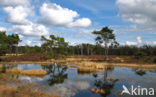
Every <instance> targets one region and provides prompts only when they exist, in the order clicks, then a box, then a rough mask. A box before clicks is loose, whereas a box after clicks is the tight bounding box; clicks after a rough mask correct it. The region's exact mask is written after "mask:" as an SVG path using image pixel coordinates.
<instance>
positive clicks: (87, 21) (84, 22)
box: [68, 18, 92, 27]
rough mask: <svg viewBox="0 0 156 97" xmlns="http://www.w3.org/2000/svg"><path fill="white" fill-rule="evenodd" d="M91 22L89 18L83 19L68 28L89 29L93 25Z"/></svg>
mask: <svg viewBox="0 0 156 97" xmlns="http://www.w3.org/2000/svg"><path fill="white" fill-rule="evenodd" d="M91 23H92V22H91V20H90V19H88V18H81V19H78V20H76V21H75V22H73V23H70V24H69V25H68V27H88V26H90V25H91Z"/></svg>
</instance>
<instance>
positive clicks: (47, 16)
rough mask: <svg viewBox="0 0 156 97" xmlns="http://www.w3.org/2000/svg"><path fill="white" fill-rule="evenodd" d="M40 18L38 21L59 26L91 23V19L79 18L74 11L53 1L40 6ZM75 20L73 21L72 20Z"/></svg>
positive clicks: (86, 25) (84, 25)
mask: <svg viewBox="0 0 156 97" xmlns="http://www.w3.org/2000/svg"><path fill="white" fill-rule="evenodd" d="M40 14H41V18H39V20H38V21H39V22H40V23H43V24H47V25H53V26H59V27H88V26H90V25H91V20H90V19H88V18H80V19H77V20H75V18H78V17H79V14H78V13H77V12H76V11H73V10H70V9H68V8H63V7H61V6H60V5H57V4H55V3H44V4H43V5H42V6H41V7H40ZM74 20H75V21H74Z"/></svg>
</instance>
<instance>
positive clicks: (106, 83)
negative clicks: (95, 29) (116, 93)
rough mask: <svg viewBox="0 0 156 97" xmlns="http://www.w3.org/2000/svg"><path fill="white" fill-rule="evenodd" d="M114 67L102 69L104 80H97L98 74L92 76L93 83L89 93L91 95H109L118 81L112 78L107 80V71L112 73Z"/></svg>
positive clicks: (103, 96)
mask: <svg viewBox="0 0 156 97" xmlns="http://www.w3.org/2000/svg"><path fill="white" fill-rule="evenodd" d="M113 69H114V67H105V68H104V79H103V80H102V79H98V78H97V77H98V74H93V76H94V78H95V81H94V86H95V88H93V89H92V90H91V91H92V92H93V93H100V94H101V96H102V97H106V96H107V95H110V94H111V92H112V90H113V88H114V85H115V83H116V82H117V81H118V79H113V78H107V75H108V74H107V73H108V71H109V70H110V71H113Z"/></svg>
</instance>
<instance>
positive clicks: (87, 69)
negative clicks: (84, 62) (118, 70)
mask: <svg viewBox="0 0 156 97" xmlns="http://www.w3.org/2000/svg"><path fill="white" fill-rule="evenodd" d="M77 69H78V72H79V73H90V72H97V71H98V70H97V69H96V68H92V67H78V68H77Z"/></svg>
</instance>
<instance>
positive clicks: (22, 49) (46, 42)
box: [0, 31, 156, 58]
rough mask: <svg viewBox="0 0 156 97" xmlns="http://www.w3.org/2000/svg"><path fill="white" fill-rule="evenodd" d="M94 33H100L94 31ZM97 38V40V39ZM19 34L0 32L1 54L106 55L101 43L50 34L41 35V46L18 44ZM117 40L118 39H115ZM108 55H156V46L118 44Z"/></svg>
mask: <svg viewBox="0 0 156 97" xmlns="http://www.w3.org/2000/svg"><path fill="white" fill-rule="evenodd" d="M94 34H99V33H97V32H94ZM98 38H99V37H97V39H98ZM97 39H96V40H97ZM21 41H22V40H20V38H19V35H18V34H12V35H6V32H4V31H1V32H0V55H1V56H2V55H5V54H37V53H40V54H47V55H49V56H50V58H54V57H58V56H61V57H65V56H68V55H104V54H105V51H106V48H105V46H103V45H102V44H101V43H99V42H96V44H95V45H93V44H85V43H82V44H79V45H75V46H72V45H69V44H68V43H67V42H65V40H64V38H62V37H56V36H54V35H50V39H47V38H45V37H44V36H41V41H43V44H42V45H41V46H29V45H25V46H18V44H19V43H20V42H21ZM115 42H116V41H115ZM107 49H108V55H126V56H127V55H128V56H131V55H134V56H138V57H140V56H156V46H151V45H143V46H139V47H138V46H128V45H120V44H119V43H117V42H116V45H109V46H108V48H107Z"/></svg>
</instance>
